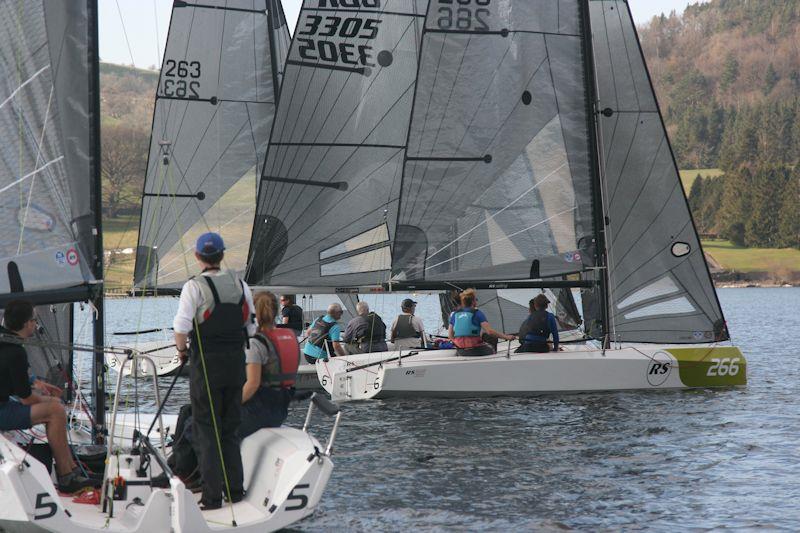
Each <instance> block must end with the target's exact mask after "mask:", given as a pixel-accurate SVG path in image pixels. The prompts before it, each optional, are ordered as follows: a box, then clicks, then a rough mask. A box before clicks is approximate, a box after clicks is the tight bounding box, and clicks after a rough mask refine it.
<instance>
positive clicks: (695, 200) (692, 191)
mask: <svg viewBox="0 0 800 533" xmlns="http://www.w3.org/2000/svg"><path fill="white" fill-rule="evenodd" d="M702 205H703V177H702V176H701V175H700V174H698V175H697V176H696V177H695V178H694V182H692V186H691V187H690V188H689V208H690V209H691V210H692V213H693V214H694V213H698V212H699V211H700V208H701V207H702Z"/></svg>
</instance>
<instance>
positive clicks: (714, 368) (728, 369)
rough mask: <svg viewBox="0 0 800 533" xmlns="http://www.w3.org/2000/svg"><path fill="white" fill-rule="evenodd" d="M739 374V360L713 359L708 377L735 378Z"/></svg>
mask: <svg viewBox="0 0 800 533" xmlns="http://www.w3.org/2000/svg"><path fill="white" fill-rule="evenodd" d="M738 373H739V359H738V358H730V357H725V358H724V359H717V358H714V359H711V366H709V367H708V371H707V372H706V376H735V375H736V374H738Z"/></svg>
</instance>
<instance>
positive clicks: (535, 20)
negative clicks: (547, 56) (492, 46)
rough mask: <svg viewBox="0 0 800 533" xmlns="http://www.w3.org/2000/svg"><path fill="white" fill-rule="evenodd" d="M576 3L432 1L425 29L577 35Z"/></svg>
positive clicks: (563, 0) (561, 0)
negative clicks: (460, 2) (462, 2)
mask: <svg viewBox="0 0 800 533" xmlns="http://www.w3.org/2000/svg"><path fill="white" fill-rule="evenodd" d="M578 17H579V15H578V1H577V0H489V1H487V2H481V3H476V2H472V3H471V4H459V3H454V2H450V1H448V0H431V6H430V14H429V16H428V21H427V24H426V27H427V28H428V29H431V30H442V31H448V30H450V31H474V32H481V31H492V32H500V31H502V30H509V31H530V32H547V33H565V34H571V35H576V34H577V33H578V30H579V28H580V20H579V18H578Z"/></svg>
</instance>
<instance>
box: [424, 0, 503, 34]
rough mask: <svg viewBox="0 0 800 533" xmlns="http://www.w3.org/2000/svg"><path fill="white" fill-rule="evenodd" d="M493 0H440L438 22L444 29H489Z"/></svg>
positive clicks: (440, 27)
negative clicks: (490, 6)
mask: <svg viewBox="0 0 800 533" xmlns="http://www.w3.org/2000/svg"><path fill="white" fill-rule="evenodd" d="M491 3H492V0H439V11H438V14H439V17H438V18H437V20H436V24H437V25H438V26H439V29H442V30H452V29H455V30H478V31H488V30H489V24H488V22H487V20H488V19H489V15H490V14H491V13H490V12H489V10H488V9H486V7H487V6H488V5H489V4H491Z"/></svg>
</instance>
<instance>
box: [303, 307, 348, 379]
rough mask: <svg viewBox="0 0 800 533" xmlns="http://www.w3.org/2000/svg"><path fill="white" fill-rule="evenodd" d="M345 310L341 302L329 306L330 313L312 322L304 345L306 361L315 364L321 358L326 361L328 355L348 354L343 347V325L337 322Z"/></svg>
mask: <svg viewBox="0 0 800 533" xmlns="http://www.w3.org/2000/svg"><path fill="white" fill-rule="evenodd" d="M343 314H344V312H343V311H342V306H341V305H339V304H331V305H329V306H328V314H326V315H325V316H321V317H319V318H318V319H316V320H315V321H314V323H313V324H311V327H309V328H308V330H307V331H306V336H307V337H308V340H306V345H305V346H304V347H303V355H305V356H306V361H308V362H309V363H310V364H312V365H313V364H314V363H316V362H317V360H319V359H323V360H325V361H327V360H328V357H335V356H337V355H347V354H346V353H345V351H344V347H342V342H341V341H342V327H341V326H340V325H339V324H338V323H337V322H336V321H337V320H339V319H340V318H342V315H343Z"/></svg>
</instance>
